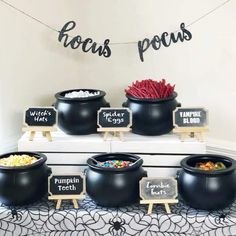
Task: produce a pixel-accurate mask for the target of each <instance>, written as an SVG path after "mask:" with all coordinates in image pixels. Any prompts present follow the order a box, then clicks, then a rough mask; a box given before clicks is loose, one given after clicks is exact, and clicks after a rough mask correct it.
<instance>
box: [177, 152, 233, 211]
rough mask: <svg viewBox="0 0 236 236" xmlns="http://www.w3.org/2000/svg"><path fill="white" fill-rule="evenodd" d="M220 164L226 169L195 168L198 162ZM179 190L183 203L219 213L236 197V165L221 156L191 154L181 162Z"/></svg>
mask: <svg viewBox="0 0 236 236" xmlns="http://www.w3.org/2000/svg"><path fill="white" fill-rule="evenodd" d="M207 161H212V162H214V163H216V162H223V163H224V165H225V166H226V169H222V170H213V171H205V170H200V169H197V168H195V165H196V163H198V162H207ZM181 166H182V168H183V169H182V170H181V171H180V172H178V174H177V179H178V189H179V194H180V195H181V197H182V198H183V200H184V201H185V202H186V203H187V204H188V205H190V206H192V207H193V208H197V209H203V210H218V209H222V208H225V207H227V206H229V205H230V204H232V203H233V202H234V200H235V197H236V173H235V169H236V163H235V161H234V160H233V159H231V158H229V157H225V156H220V155H210V154H203V155H192V156H189V157H186V158H184V159H183V160H182V161H181Z"/></svg>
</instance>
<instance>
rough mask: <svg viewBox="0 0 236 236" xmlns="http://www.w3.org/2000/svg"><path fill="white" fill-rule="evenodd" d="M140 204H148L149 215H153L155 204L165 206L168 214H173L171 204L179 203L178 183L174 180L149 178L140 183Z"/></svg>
mask: <svg viewBox="0 0 236 236" xmlns="http://www.w3.org/2000/svg"><path fill="white" fill-rule="evenodd" d="M139 193H140V197H141V199H142V200H140V204H148V212H147V213H148V214H152V210H153V205H154V204H164V206H165V210H166V212H167V213H168V214H169V213H171V210H170V206H169V204H171V203H178V202H179V201H178V199H176V197H177V195H178V190H177V181H176V180H175V179H174V178H171V177H169V178H164V177H163V178H147V177H144V178H142V179H141V180H140V182H139Z"/></svg>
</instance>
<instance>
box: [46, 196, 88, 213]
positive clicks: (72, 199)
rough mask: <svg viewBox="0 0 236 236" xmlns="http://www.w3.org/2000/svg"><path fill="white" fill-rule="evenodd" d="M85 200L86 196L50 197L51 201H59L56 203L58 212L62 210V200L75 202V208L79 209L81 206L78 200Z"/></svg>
mask: <svg viewBox="0 0 236 236" xmlns="http://www.w3.org/2000/svg"><path fill="white" fill-rule="evenodd" d="M84 198H85V195H58V196H57V195H52V196H48V199H49V200H56V201H57V203H56V209H57V210H58V209H60V207H61V202H62V200H71V201H72V202H73V205H74V208H75V209H78V208H79V205H78V202H77V200H78V199H80V200H82V199H84Z"/></svg>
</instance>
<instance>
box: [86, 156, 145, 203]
mask: <svg viewBox="0 0 236 236" xmlns="http://www.w3.org/2000/svg"><path fill="white" fill-rule="evenodd" d="M106 160H124V161H131V162H133V164H132V165H131V166H127V167H124V168H119V169H116V168H106V167H101V166H98V165H97V164H96V161H101V162H103V161H106ZM142 163H143V160H142V159H141V158H140V157H138V156H135V155H132V154H126V153H108V154H101V155H97V156H94V157H93V158H89V159H88V161H87V164H88V166H89V167H88V169H87V171H86V190H87V193H88V195H89V196H90V197H91V198H92V199H93V200H94V201H95V202H96V203H97V204H98V205H101V206H106V207H117V206H125V205H130V204H133V203H136V202H138V200H139V180H140V179H142V178H143V177H146V176H147V172H146V171H144V169H143V168H142Z"/></svg>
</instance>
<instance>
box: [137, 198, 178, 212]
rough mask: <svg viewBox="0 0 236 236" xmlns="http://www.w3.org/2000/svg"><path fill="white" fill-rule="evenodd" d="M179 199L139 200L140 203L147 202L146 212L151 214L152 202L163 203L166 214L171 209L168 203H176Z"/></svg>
mask: <svg viewBox="0 0 236 236" xmlns="http://www.w3.org/2000/svg"><path fill="white" fill-rule="evenodd" d="M178 202H179V200H178V199H163V200H162V199H158V200H141V201H140V204H149V206H148V212H147V213H148V214H149V215H150V214H152V208H153V204H164V205H165V209H166V212H167V213H168V214H170V213H171V210H170V206H169V204H170V203H178Z"/></svg>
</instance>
